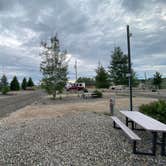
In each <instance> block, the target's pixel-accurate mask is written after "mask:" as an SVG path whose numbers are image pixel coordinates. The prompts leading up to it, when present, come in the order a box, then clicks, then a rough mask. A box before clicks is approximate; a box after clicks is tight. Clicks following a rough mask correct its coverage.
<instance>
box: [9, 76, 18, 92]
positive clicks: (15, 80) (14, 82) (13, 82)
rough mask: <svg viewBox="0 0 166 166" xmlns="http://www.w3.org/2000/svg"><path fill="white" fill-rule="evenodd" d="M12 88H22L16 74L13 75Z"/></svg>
mask: <svg viewBox="0 0 166 166" xmlns="http://www.w3.org/2000/svg"><path fill="white" fill-rule="evenodd" d="M10 90H20V84H19V82H18V79H17V77H16V76H14V77H13V80H12V81H11V83H10Z"/></svg>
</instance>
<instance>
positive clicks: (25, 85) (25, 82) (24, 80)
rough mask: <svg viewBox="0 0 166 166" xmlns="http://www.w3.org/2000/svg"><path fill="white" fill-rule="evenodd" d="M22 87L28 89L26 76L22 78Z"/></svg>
mask: <svg viewBox="0 0 166 166" xmlns="http://www.w3.org/2000/svg"><path fill="white" fill-rule="evenodd" d="M21 87H22V89H23V90H26V88H27V80H26V78H25V77H24V78H23V80H22V83H21Z"/></svg>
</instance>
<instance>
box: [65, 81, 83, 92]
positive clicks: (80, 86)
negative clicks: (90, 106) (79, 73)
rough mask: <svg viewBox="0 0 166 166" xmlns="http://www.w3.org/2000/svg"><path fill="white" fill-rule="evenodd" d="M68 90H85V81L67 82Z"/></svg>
mask: <svg viewBox="0 0 166 166" xmlns="http://www.w3.org/2000/svg"><path fill="white" fill-rule="evenodd" d="M66 90H67V91H70V90H77V91H81V90H85V83H71V82H69V83H67V85H66Z"/></svg>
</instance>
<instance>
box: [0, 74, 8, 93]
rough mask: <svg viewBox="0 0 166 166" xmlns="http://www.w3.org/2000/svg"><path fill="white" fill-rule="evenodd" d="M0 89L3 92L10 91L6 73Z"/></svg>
mask: <svg viewBox="0 0 166 166" xmlns="http://www.w3.org/2000/svg"><path fill="white" fill-rule="evenodd" d="M0 90H1V92H2V94H7V93H8V92H9V85H8V80H7V77H6V76H5V75H3V76H2V77H1V80H0Z"/></svg>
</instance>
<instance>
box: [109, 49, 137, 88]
mask: <svg viewBox="0 0 166 166" xmlns="http://www.w3.org/2000/svg"><path fill="white" fill-rule="evenodd" d="M131 71H132V73H131V74H132V85H133V86H136V85H137V83H138V81H137V77H136V73H135V72H134V70H133V69H131ZM108 72H109V75H110V80H111V82H112V83H114V84H115V85H128V77H127V73H128V57H127V55H125V54H124V53H123V51H122V50H121V48H120V47H115V48H114V51H113V52H112V55H111V62H110V65H109V66H108Z"/></svg>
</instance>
